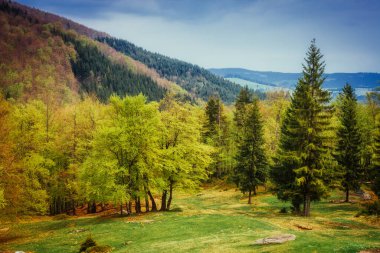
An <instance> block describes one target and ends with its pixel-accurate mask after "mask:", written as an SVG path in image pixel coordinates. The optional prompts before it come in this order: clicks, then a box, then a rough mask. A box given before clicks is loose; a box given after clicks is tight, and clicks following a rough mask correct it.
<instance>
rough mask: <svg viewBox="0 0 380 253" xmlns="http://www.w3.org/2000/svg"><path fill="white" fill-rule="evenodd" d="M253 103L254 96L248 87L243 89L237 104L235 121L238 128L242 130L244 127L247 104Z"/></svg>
mask: <svg viewBox="0 0 380 253" xmlns="http://www.w3.org/2000/svg"><path fill="white" fill-rule="evenodd" d="M251 102H252V95H251V94H250V92H249V89H248V86H245V87H243V88H242V89H241V90H240V93H239V95H238V97H237V99H236V102H235V114H234V121H235V124H236V127H237V128H238V129H239V128H242V127H243V125H244V116H245V114H246V106H247V104H249V103H251Z"/></svg>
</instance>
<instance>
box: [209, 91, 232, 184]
mask: <svg viewBox="0 0 380 253" xmlns="http://www.w3.org/2000/svg"><path fill="white" fill-rule="evenodd" d="M205 112H206V113H205V114H206V122H205V124H204V135H203V137H204V142H205V143H206V144H208V145H211V146H213V147H214V148H215V149H214V153H213V154H212V158H213V162H212V163H211V165H210V171H212V173H213V176H216V177H217V178H221V177H222V176H223V175H224V174H227V173H228V172H229V171H228V169H229V168H230V166H229V165H230V164H231V163H230V162H228V161H229V160H230V159H229V157H230V153H231V150H230V147H231V145H230V144H231V141H232V138H231V133H230V126H229V122H228V121H227V117H226V115H225V109H224V105H223V103H222V101H221V100H220V99H219V98H218V97H216V96H211V97H210V98H209V100H208V102H207V105H206V110H205Z"/></svg>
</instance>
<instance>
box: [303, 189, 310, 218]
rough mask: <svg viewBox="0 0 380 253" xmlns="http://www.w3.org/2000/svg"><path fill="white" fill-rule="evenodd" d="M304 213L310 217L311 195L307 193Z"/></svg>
mask: <svg viewBox="0 0 380 253" xmlns="http://www.w3.org/2000/svg"><path fill="white" fill-rule="evenodd" d="M303 215H304V216H305V217H309V216H310V195H309V194H306V195H305V196H304V202H303Z"/></svg>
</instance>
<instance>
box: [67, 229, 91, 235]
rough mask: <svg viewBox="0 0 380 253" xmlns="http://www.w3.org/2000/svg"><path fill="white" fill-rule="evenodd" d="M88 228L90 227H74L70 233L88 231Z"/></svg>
mask: <svg viewBox="0 0 380 253" xmlns="http://www.w3.org/2000/svg"><path fill="white" fill-rule="evenodd" d="M87 230H88V229H85V228H80V229H74V230H71V231H70V234H77V233H82V232H86V231H87Z"/></svg>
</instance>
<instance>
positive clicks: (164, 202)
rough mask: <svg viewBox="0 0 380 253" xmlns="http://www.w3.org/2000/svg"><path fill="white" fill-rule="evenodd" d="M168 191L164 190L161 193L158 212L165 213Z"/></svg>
mask: <svg viewBox="0 0 380 253" xmlns="http://www.w3.org/2000/svg"><path fill="white" fill-rule="evenodd" d="M167 193H168V191H167V190H164V191H163V192H162V197H161V209H160V211H166V195H167Z"/></svg>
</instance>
